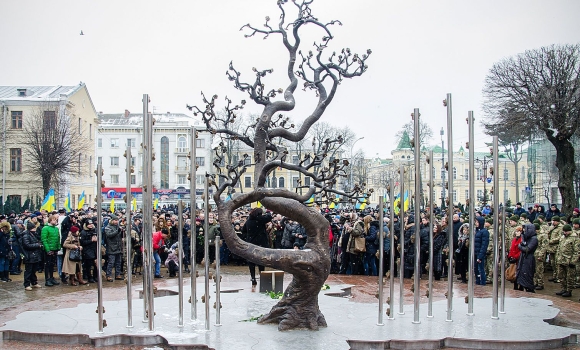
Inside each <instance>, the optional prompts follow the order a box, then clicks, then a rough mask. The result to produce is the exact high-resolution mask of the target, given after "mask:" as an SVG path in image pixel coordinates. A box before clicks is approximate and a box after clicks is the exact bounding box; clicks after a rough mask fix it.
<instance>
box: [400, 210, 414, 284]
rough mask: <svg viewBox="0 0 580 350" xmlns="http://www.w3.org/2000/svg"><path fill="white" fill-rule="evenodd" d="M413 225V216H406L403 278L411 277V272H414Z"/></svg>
mask: <svg viewBox="0 0 580 350" xmlns="http://www.w3.org/2000/svg"><path fill="white" fill-rule="evenodd" d="M416 226H417V223H415V217H414V216H408V217H407V218H406V225H405V233H404V245H403V247H404V249H405V255H404V260H405V261H403V262H402V264H403V267H404V270H403V271H404V274H403V277H404V278H411V276H413V271H415V227H416Z"/></svg>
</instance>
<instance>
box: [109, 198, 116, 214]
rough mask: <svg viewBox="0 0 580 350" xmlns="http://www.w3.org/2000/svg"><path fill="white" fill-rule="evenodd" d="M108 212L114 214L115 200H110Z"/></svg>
mask: <svg viewBox="0 0 580 350" xmlns="http://www.w3.org/2000/svg"><path fill="white" fill-rule="evenodd" d="M109 210H110V211H111V212H112V213H114V212H115V198H111V205H110V206H109Z"/></svg>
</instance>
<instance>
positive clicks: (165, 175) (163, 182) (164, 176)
mask: <svg viewBox="0 0 580 350" xmlns="http://www.w3.org/2000/svg"><path fill="white" fill-rule="evenodd" d="M160 170H161V179H160V183H159V185H160V186H159V187H160V188H163V189H168V188H169V138H167V136H163V137H162V138H161V169H160Z"/></svg>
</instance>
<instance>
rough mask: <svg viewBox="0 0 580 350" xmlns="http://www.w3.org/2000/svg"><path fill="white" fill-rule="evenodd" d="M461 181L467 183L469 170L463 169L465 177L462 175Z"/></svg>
mask: <svg viewBox="0 0 580 350" xmlns="http://www.w3.org/2000/svg"><path fill="white" fill-rule="evenodd" d="M463 180H466V181H469V169H465V175H463Z"/></svg>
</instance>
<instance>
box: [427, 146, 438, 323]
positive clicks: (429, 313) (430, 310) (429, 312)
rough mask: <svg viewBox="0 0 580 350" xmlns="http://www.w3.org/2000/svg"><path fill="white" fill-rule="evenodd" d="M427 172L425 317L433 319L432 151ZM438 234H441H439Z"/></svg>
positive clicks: (431, 151)
mask: <svg viewBox="0 0 580 350" xmlns="http://www.w3.org/2000/svg"><path fill="white" fill-rule="evenodd" d="M427 171H428V172H429V186H428V187H429V196H428V197H427V198H429V302H428V307H427V317H429V318H431V317H433V225H434V218H433V216H434V213H433V203H434V202H433V200H434V198H433V150H430V151H429V162H427ZM439 234H441V233H440V232H439Z"/></svg>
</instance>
